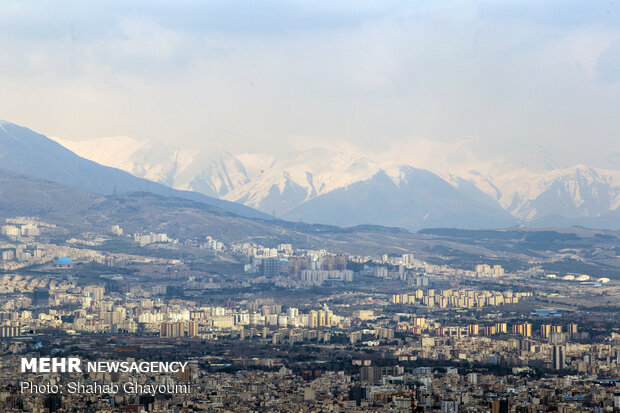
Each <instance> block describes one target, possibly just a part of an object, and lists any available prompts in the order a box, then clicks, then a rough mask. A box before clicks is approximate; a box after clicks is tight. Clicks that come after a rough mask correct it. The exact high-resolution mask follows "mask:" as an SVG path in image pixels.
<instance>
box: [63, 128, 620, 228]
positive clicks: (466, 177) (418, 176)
mask: <svg viewBox="0 0 620 413" xmlns="http://www.w3.org/2000/svg"><path fill="white" fill-rule="evenodd" d="M56 140H57V141H58V142H59V143H61V144H62V145H64V146H66V147H67V148H69V149H71V150H73V151H74V152H76V153H77V154H79V155H81V156H83V157H85V158H88V159H92V160H95V161H97V162H100V163H102V164H104V165H109V166H113V167H116V168H119V169H122V170H124V171H127V172H130V173H132V174H134V175H136V176H139V177H143V178H146V179H149V180H152V181H155V182H160V183H162V184H165V185H168V186H171V187H174V188H177V189H181V190H186V191H196V192H200V193H202V194H205V195H208V196H211V197H215V198H219V199H224V200H228V201H233V202H238V203H241V204H244V205H246V206H249V207H252V208H255V209H258V210H259V211H263V212H265V213H268V214H272V215H275V216H277V217H279V218H283V219H287V220H302V221H304V222H317V223H325V224H335V225H345V226H346V225H359V224H367V223H371V224H378V225H386V226H400V227H405V228H409V229H418V228H422V227H433V226H438V227H446V226H454V227H462V228H479V227H499V226H507V225H512V224H518V223H521V224H527V225H533V226H547V225H552V224H563V225H574V224H580V225H593V226H602V227H609V226H610V225H611V226H612V227H618V226H619V225H620V222H618V221H617V220H616V219H617V217H618V215H619V214H620V212H619V207H620V171H618V170H610V169H600V168H593V167H588V166H585V165H574V166H571V167H566V166H563V165H560V164H558V163H557V162H554V161H553V160H552V158H551V156H550V154H548V153H544V152H541V153H536V154H534V156H531V158H533V159H535V161H531V162H530V163H527V164H526V163H525V162H521V163H514V162H513V163H512V164H511V163H510V162H507V161H505V160H503V159H498V160H496V161H495V162H494V163H491V166H489V163H475V164H473V165H467V166H466V167H463V166H462V165H460V166H459V167H458V168H452V169H451V168H446V167H445V166H444V167H443V168H441V169H440V168H434V167H432V166H431V167H430V168H427V169H423V168H416V167H415V165H407V164H396V163H394V162H390V161H385V160H378V159H376V157H374V158H373V157H372V156H360V155H352V154H347V153H342V152H336V151H330V150H327V149H323V148H316V149H311V150H305V151H296V152H289V153H285V154H280V155H278V156H275V155H271V154H247V153H243V154H231V153H229V152H226V151H214V152H202V151H198V150H186V149H178V148H173V147H166V146H162V145H159V144H155V143H153V142H150V141H137V140H134V139H131V138H128V137H115V138H102V139H96V140H90V141H80V142H76V141H68V140H61V139H56Z"/></svg>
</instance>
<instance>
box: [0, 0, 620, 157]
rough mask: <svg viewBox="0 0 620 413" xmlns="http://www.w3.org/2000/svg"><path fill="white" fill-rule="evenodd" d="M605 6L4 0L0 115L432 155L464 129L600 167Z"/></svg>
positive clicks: (201, 138) (610, 71)
mask: <svg viewBox="0 0 620 413" xmlns="http://www.w3.org/2000/svg"><path fill="white" fill-rule="evenodd" d="M617 13H618V8H617V6H614V5H613V4H610V3H609V2H602V1H601V2H598V1H594V2H588V4H587V5H584V4H583V3H581V2H564V1H563V2H558V1H552V2H522V1H509V2H501V3H498V2H494V1H482V0H479V1H473V2H459V1H439V2H417V1H416V2H408V1H407V2H404V1H402V2H397V1H389V2H386V1H364V2H355V3H353V2H349V3H347V2H327V1H319V2H278V1H267V2H260V3H257V2H236V1H213V2H204V3H201V2H191V1H180V2H174V3H170V2H163V1H149V2H146V1H143V2H131V3H127V2H121V1H110V2H81V1H68V2H62V3H59V2H42V1H31V2H15V1H9V2H7V3H6V4H5V5H3V7H2V8H1V9H0V20H1V21H3V22H4V23H5V24H3V25H0V50H2V53H3V59H0V91H2V96H3V99H2V100H0V117H2V118H5V119H8V120H11V121H15V122H19V123H22V124H25V125H28V126H31V127H33V128H35V129H38V130H40V131H42V132H44V133H47V134H50V135H56V136H61V137H63V138H67V139H72V140H80V139H86V138H96V137H101V136H114V135H121V134H124V135H129V136H132V137H134V138H137V139H145V138H149V139H154V140H158V141H161V142H171V141H174V142H175V144H180V145H183V146H188V147H196V146H202V147H205V148H213V147H223V148H225V149H228V150H230V151H233V152H265V151H275V152H277V151H282V150H286V149H287V148H302V147H309V146H311V145H313V144H314V143H316V145H317V146H320V145H323V146H324V144H326V145H335V144H334V142H340V143H339V144H338V145H340V146H341V147H343V148H357V150H359V151H360V152H364V153H392V155H391V156H393V157H394V158H395V159H396V158H399V157H402V156H403V154H404V153H405V154H406V153H417V154H424V157H425V158H424V159H432V153H433V151H436V150H440V151H451V150H452V148H453V147H454V145H455V142H461V141H462V140H467V139H470V137H476V139H478V141H479V142H480V144H478V145H476V149H475V150H476V151H483V150H484V148H485V147H487V146H489V145H491V144H493V143H495V142H505V141H509V140H516V141H519V142H523V143H525V144H529V145H535V144H538V143H542V144H544V145H545V146H546V147H548V148H549V150H550V151H552V152H553V153H554V155H555V156H558V157H559V158H561V160H562V162H563V163H568V164H570V163H575V162H586V163H600V164H604V163H605V162H608V161H606V160H605V159H606V153H614V152H619V151H620V147H619V145H620V144H619V143H618V141H619V140H618V139H617V131H618V126H619V125H618V122H620V121H619V120H618V117H617V114H616V113H615V109H614V108H617V107H619V106H620V90H619V89H618V88H620V85H618V82H617V70H615V68H616V67H617V64H615V63H616V61H617V56H618V55H619V53H618V44H619V43H618V41H619V40H618V39H619V38H620V36H619V33H620V27H619V26H620V24H619V23H618V22H619V21H620V19H618V18H617V17H618V14H617ZM412 136H413V137H416V138H415V139H413V138H409V137H412ZM593 141H595V142H597V145H592V144H591V143H592V142H593ZM456 147H457V149H458V148H459V147H458V145H457V146H456ZM390 148H394V149H390ZM399 148H400V149H399ZM407 148H409V149H407ZM428 148H433V149H432V150H430V149H428ZM461 149H462V148H461ZM427 150H429V151H431V152H429V153H427V152H426V151H427ZM459 155H460V156H462V153H461V154H459V152H458V150H457V151H456V152H455V156H456V158H458V157H459ZM509 155H510V154H509V153H508V154H507V156H509ZM420 156H421V155H420ZM424 162H427V161H424ZM602 166H604V165H602Z"/></svg>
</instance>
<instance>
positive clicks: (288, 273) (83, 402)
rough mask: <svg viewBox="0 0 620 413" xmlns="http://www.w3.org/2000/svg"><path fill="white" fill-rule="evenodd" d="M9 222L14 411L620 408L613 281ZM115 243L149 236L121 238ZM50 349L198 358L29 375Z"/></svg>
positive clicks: (8, 394) (8, 332) (138, 358)
mask: <svg viewBox="0 0 620 413" xmlns="http://www.w3.org/2000/svg"><path fill="white" fill-rule="evenodd" d="M1 232H2V239H3V241H2V244H0V249H1V250H2V261H0V263H1V264H2V269H3V271H4V275H3V276H2V278H1V279H0V297H1V303H0V304H1V308H2V311H1V312H0V318H1V319H2V323H3V324H2V329H1V330H0V335H1V336H2V341H1V345H2V365H3V369H2V375H3V378H2V383H3V384H2V391H1V392H0V394H1V395H2V396H1V397H2V402H3V406H4V407H3V408H4V411H11V412H13V411H14V412H20V411H33V412H34V411H116V410H115V409H118V411H154V412H158V411H161V412H168V411H231V412H232V411H235V412H238V411H248V412H254V411H308V412H311V411H317V412H319V411H325V412H327V411H329V412H356V411H359V412H364V411H386V412H387V411H410V410H411V409H414V410H415V411H441V412H457V411H470V412H476V411H480V412H482V411H493V412H496V411H497V412H505V411H516V412H532V411H550V410H551V411H556V410H557V411H562V412H569V411H595V412H603V411H612V410H614V409H617V408H618V407H619V406H618V403H619V402H620V393H619V392H618V380H619V379H618V375H619V373H620V325H619V320H618V307H619V305H620V284H618V281H617V280H615V279H614V280H612V279H609V278H606V277H598V278H597V277H591V276H588V275H587V274H566V275H561V274H552V273H549V272H548V271H545V270H543V269H542V268H540V266H536V265H533V266H531V267H529V268H526V269H523V270H516V271H507V270H506V269H504V268H503V267H502V266H501V265H499V264H494V265H489V264H487V263H482V262H481V263H480V264H477V265H475V266H473V267H470V268H459V267H457V266H454V265H438V264H432V263H430V262H428V261H425V260H424V259H420V258H418V257H417V255H416V253H413V252H408V253H404V254H400V255H397V254H377V255H374V256H362V255H355V254H351V253H342V252H338V251H330V250H327V249H306V248H296V247H295V245H294V244H290V243H280V244H273V245H262V244H259V243H257V242H248V241H243V240H239V241H238V242H224V241H220V240H218V239H216V238H214V237H213V236H211V235H204V236H201V237H198V238H192V239H177V238H175V237H172V236H170V235H168V234H165V233H156V232H148V233H146V232H141V233H125V229H124V228H123V226H122V225H119V224H115V225H112V226H110V227H109V228H108V230H107V231H105V232H101V233H94V232H86V233H72V234H69V233H67V232H65V231H64V229H63V228H61V227H59V226H58V225H54V224H51V223H48V222H45V221H43V220H41V219H40V218H38V217H13V218H7V219H6V220H5V223H4V225H2V226H1ZM63 232H64V233H65V235H64V238H65V239H66V241H65V242H64V243H59V242H58V241H57V240H58V238H57V236H58V234H59V233H63ZM119 242H123V243H127V244H128V245H132V246H133V249H135V251H136V252H134V253H132V254H128V253H124V252H112V251H111V248H110V247H111V246H113V245H117V244H118V243H119ZM616 248H617V247H616ZM127 249H129V248H127ZM138 251H139V252H138ZM164 256H168V257H166V258H165V257H164ZM214 269H215V270H214ZM603 297H604V298H605V299H606V301H603V300H602V299H601V298H603ZM589 301H597V302H598V303H600V304H601V305H598V306H596V307H594V306H592V305H591V304H592V303H590V305H589V304H587V303H588V302H589ZM604 303H608V304H604ZM36 357H52V358H53V357H80V358H82V359H85V360H97V361H100V360H108V361H113V360H117V361H121V360H122V361H128V362H144V361H148V362H152V361H170V360H176V359H181V360H184V361H185V362H187V363H188V366H189V367H188V368H187V369H186V370H185V371H183V372H177V373H175V374H164V373H159V374H154V373H150V372H149V373H140V372H138V373H136V372H124V373H123V372H119V371H118V370H115V369H112V371H105V372H99V371H98V372H96V373H89V372H85V373H84V374H83V375H77V376H76V375H75V374H73V373H72V374H68V375H58V374H57V375H54V374H49V375H46V376H45V377H44V379H43V380H44V381H46V382H47V381H49V383H52V386H58V387H55V388H54V387H52V388H51V390H55V391H50V388H49V387H47V388H46V387H43V386H42V385H40V386H39V387H37V386H36V385H34V386H33V387H32V388H28V389H26V390H25V391H22V390H20V387H19V386H20V383H22V382H36V381H37V380H39V381H41V380H42V379H41V376H40V373H35V372H31V373H28V374H22V373H19V364H20V360H21V359H22V358H27V359H31V358H36ZM76 380H79V381H77V382H76ZM76 383H78V384H76ZM121 383H125V385H124V386H123V385H122V384H121ZM127 383H129V384H130V385H129V386H128V385H127ZM131 383H134V384H131ZM79 385H81V386H82V387H81V388H80V387H79ZM97 386H98V387H97ZM105 386H107V387H105ZM114 386H116V387H114ZM132 386H134V387H136V386H137V388H138V390H135V389H134V387H132ZM144 386H147V388H143V387H144ZM148 386H152V387H153V388H154V389H156V390H151V389H150V388H148ZM158 386H159V387H158ZM174 386H186V387H187V389H186V390H184V391H178V390H177V391H171V390H170V389H174V388H175V387H174ZM184 388H185V387H184ZM62 389H65V390H64V391H63V390H62Z"/></svg>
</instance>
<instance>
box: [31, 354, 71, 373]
mask: <svg viewBox="0 0 620 413" xmlns="http://www.w3.org/2000/svg"><path fill="white" fill-rule="evenodd" d="M80 363H81V361H80V359H79V358H76V357H69V358H64V357H63V358H57V357H53V358H51V357H42V358H38V359H36V358H32V359H30V360H28V359H26V358H22V365H21V372H22V373H26V372H30V373H81V372H82V369H81V368H80Z"/></svg>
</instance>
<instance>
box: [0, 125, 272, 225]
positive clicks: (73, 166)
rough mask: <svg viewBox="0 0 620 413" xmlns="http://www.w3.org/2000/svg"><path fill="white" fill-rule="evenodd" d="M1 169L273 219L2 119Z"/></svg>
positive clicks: (110, 191) (83, 188) (85, 188)
mask: <svg viewBox="0 0 620 413" xmlns="http://www.w3.org/2000/svg"><path fill="white" fill-rule="evenodd" d="M105 149H106V148H105V147H98V150H99V152H98V153H99V156H109V157H111V159H114V158H116V156H119V157H120V156H121V155H122V154H123V153H125V152H123V151H127V150H128V148H127V147H123V148H121V149H119V148H115V150H117V151H118V152H116V155H111V153H110V152H109V151H106V150H105ZM0 169H2V170H5V171H11V172H16V173H18V174H20V175H24V176H27V177H30V178H38V179H44V180H47V181H51V182H55V183H59V184H62V185H65V186H68V187H71V188H77V189H80V190H81V191H86V192H91V193H98V194H105V195H111V194H113V193H115V192H116V193H123V192H151V193H154V194H157V195H163V196H169V197H178V198H186V199H191V200H195V201H200V202H202V203H204V204H208V205H212V206H216V207H218V208H220V209H221V210H223V211H227V212H232V213H234V214H237V215H241V216H244V217H251V218H263V219H270V217H269V216H268V215H266V214H263V213H261V212H259V211H256V210H254V209H252V208H248V207H246V206H244V205H240V204H238V203H233V202H229V201H225V200H222V199H218V198H213V197H209V196H206V195H204V194H201V193H198V192H190V191H179V190H177V189H174V188H172V187H170V186H166V185H163V184H161V183H156V182H152V181H150V180H147V179H142V178H140V177H136V176H134V175H132V174H130V173H127V172H126V171H123V170H120V169H116V168H113V167H109V166H103V165H101V164H99V163H97V162H95V161H93V160H89V159H85V158H83V157H80V156H78V155H76V154H75V153H74V152H72V151H70V150H69V149H67V148H65V147H63V146H62V145H60V144H58V143H57V142H54V141H53V140H52V139H50V138H48V137H46V136H44V135H41V134H39V133H36V132H34V131H32V130H30V129H28V128H25V127H23V126H19V125H15V124H13V123H10V122H6V121H2V120H0Z"/></svg>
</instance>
